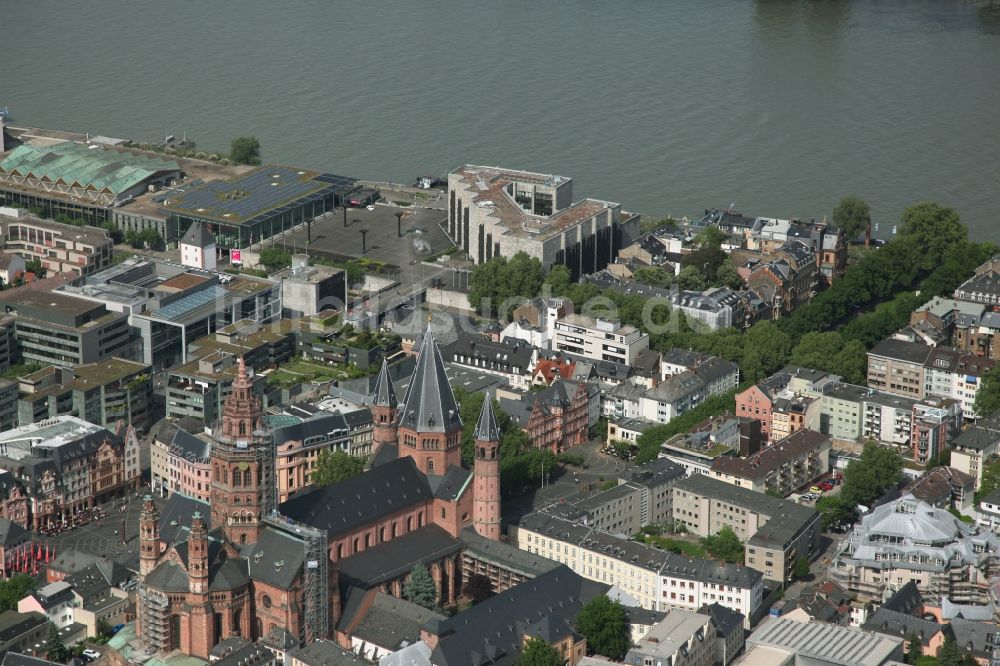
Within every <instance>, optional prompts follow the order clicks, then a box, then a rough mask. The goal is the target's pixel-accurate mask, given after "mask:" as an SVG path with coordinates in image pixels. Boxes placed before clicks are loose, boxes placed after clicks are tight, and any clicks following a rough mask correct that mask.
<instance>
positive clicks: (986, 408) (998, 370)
mask: <svg viewBox="0 0 1000 666" xmlns="http://www.w3.org/2000/svg"><path fill="white" fill-rule="evenodd" d="M972 409H973V410H974V411H975V412H976V415H977V416H981V417H982V416H989V415H990V414H992V413H993V412H995V411H997V410H998V409H1000V365H995V366H993V367H992V368H990V370H989V371H988V372H987V373H986V376H984V377H983V379H982V383H981V384H980V385H979V390H978V391H976V401H975V403H973V405H972Z"/></svg>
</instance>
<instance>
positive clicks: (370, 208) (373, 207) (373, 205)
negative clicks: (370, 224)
mask: <svg viewBox="0 0 1000 666" xmlns="http://www.w3.org/2000/svg"><path fill="white" fill-rule="evenodd" d="M365 208H367V209H368V210H375V204H368V205H367V206H365Z"/></svg>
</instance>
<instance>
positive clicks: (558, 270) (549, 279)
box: [542, 264, 573, 296]
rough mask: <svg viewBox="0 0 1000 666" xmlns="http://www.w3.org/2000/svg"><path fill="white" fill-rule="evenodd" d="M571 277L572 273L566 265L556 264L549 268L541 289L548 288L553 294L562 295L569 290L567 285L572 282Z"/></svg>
mask: <svg viewBox="0 0 1000 666" xmlns="http://www.w3.org/2000/svg"><path fill="white" fill-rule="evenodd" d="M572 278H573V274H572V273H571V272H570V270H569V268H568V267H566V266H563V265H562V264H556V265H555V266H553V267H552V268H551V269H549V274H548V275H546V276H545V281H544V282H543V283H542V289H548V290H549V293H550V294H551V295H553V296H563V295H565V294H566V292H567V291H569V287H570V285H571V284H572V283H573V279H572Z"/></svg>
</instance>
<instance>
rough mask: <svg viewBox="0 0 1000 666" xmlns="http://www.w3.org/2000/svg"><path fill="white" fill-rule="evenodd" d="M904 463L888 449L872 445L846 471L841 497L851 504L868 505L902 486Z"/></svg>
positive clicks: (866, 445) (868, 444)
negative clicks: (888, 491)
mask: <svg viewBox="0 0 1000 666" xmlns="http://www.w3.org/2000/svg"><path fill="white" fill-rule="evenodd" d="M902 472H903V461H902V460H901V459H900V457H899V454H898V453H896V452H895V451H893V450H892V449H890V448H889V447H886V446H882V445H880V444H876V443H875V442H869V443H867V444H865V448H864V449H863V450H862V452H861V458H860V459H859V460H852V461H851V462H850V463H849V464H848V465H847V469H845V470H844V486H843V489H842V490H841V493H840V494H841V495H842V496H843V497H844V499H845V500H847V501H849V502H851V503H852V504H865V503H867V502H870V501H871V500H873V499H876V498H878V497H879V496H881V495H882V493H884V492H885V491H886V490H888V489H889V488H892V487H894V486H895V485H896V484H897V483H899V480H900V478H901V477H902Z"/></svg>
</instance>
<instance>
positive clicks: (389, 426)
mask: <svg viewBox="0 0 1000 666" xmlns="http://www.w3.org/2000/svg"><path fill="white" fill-rule="evenodd" d="M398 414H399V400H397V399H396V391H395V389H393V388H392V380H391V379H390V378H389V363H388V362H387V361H386V360H385V359H384V358H383V359H382V369H381V370H379V373H378V378H377V379H376V380H375V391H374V393H373V394H372V418H373V419H374V420H375V427H374V430H373V432H372V439H373V440H374V442H375V446H374V449H378V447H380V446H381V445H383V444H395V443H396V418H397V416H398Z"/></svg>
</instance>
